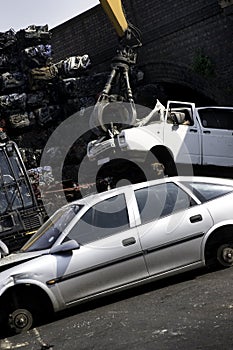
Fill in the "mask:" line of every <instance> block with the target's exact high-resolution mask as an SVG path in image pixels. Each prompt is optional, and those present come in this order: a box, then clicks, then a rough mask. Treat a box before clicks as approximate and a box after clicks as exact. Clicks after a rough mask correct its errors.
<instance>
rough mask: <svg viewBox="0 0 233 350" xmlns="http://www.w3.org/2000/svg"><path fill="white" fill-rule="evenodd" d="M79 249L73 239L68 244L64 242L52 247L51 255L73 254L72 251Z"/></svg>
mask: <svg viewBox="0 0 233 350" xmlns="http://www.w3.org/2000/svg"><path fill="white" fill-rule="evenodd" d="M79 248H80V245H79V244H78V243H77V242H76V241H75V240H74V239H72V240H70V241H68V242H64V243H62V244H59V245H56V246H54V247H52V248H51V250H50V254H59V253H66V252H71V251H72V250H76V249H79Z"/></svg>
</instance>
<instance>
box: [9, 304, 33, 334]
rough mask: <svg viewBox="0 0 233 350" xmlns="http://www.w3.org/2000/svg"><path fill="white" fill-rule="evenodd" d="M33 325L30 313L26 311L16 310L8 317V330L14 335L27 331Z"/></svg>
mask: <svg viewBox="0 0 233 350" xmlns="http://www.w3.org/2000/svg"><path fill="white" fill-rule="evenodd" d="M32 324H33V316H32V313H31V312H30V311H29V310H27V309H16V310H15V311H13V312H12V313H10V314H9V316H8V326H9V329H10V330H11V331H12V332H14V333H15V334H19V333H22V332H25V331H28V330H29V329H30V328H31V327H32Z"/></svg>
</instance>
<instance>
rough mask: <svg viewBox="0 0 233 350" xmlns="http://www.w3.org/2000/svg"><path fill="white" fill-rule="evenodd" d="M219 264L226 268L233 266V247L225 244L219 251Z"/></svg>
mask: <svg viewBox="0 0 233 350" xmlns="http://www.w3.org/2000/svg"><path fill="white" fill-rule="evenodd" d="M217 259H218V262H219V263H220V264H221V265H222V266H225V267H231V266H233V245H232V244H223V245H221V246H220V247H219V248H218V251H217Z"/></svg>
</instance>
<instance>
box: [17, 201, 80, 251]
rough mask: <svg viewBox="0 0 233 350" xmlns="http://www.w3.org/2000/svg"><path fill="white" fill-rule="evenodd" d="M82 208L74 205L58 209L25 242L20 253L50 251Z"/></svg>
mask: <svg viewBox="0 0 233 350" xmlns="http://www.w3.org/2000/svg"><path fill="white" fill-rule="evenodd" d="M82 207H83V206H82V205H76V204H75V205H71V206H69V207H65V208H62V209H59V210H58V211H57V212H56V213H54V214H53V215H52V216H51V218H49V219H48V220H47V221H46V222H45V223H44V224H43V225H42V226H41V228H40V229H39V230H38V231H37V232H36V233H35V234H34V235H33V236H32V237H31V238H30V239H29V241H27V243H26V244H25V245H24V246H23V247H22V248H21V250H20V251H21V252H32V251H37V250H43V249H50V248H51V247H52V245H53V244H54V243H55V242H56V240H57V239H58V237H59V236H60V234H61V233H62V232H63V231H64V229H65V228H66V226H67V225H68V224H69V223H70V222H71V220H72V219H73V218H74V217H75V215H77V213H78V212H79V211H80V209H81V208H82Z"/></svg>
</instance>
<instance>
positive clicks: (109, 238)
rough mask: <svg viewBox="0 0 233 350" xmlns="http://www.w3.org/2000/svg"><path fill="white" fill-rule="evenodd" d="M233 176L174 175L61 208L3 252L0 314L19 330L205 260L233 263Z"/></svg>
mask: <svg viewBox="0 0 233 350" xmlns="http://www.w3.org/2000/svg"><path fill="white" fill-rule="evenodd" d="M232 202H233V180H226V179H217V178H205V177H172V178H163V179H159V180H153V181H149V182H145V183H140V184H135V185H130V186H126V187H121V188H116V189H113V190H110V191H107V192H103V193H100V194H96V195H92V196H89V197H86V198H83V199H81V200H78V201H75V202H73V203H70V204H68V205H66V206H64V207H62V208H61V209H59V210H58V211H57V212H56V213H54V214H53V216H52V217H51V218H50V219H49V220H48V221H47V222H46V223H45V224H44V225H43V226H42V227H41V228H40V229H39V230H38V231H37V233H35V234H34V235H33V236H32V237H31V238H30V240H29V241H28V242H27V243H26V244H25V245H24V247H23V248H22V249H21V251H20V252H18V253H15V254H11V255H9V256H7V257H4V258H3V259H1V260H0V271H1V272H0V309H1V313H0V319H1V322H2V323H3V325H7V326H8V327H10V328H12V329H13V330H14V331H16V332H21V331H23V330H27V329H29V328H30V327H31V326H32V325H33V324H34V321H35V320H36V318H37V317H38V316H40V315H41V314H42V315H43V313H44V312H45V311H47V312H48V311H49V310H50V311H59V310H62V309H65V308H68V307H71V306H73V305H77V304H78V303H81V302H84V301H88V300H91V299H93V298H97V297H100V296H103V295H106V294H108V293H113V292H116V291H120V290H122V289H125V288H129V287H133V286H137V285H139V284H142V283H146V282H150V281H152V280H155V279H159V278H163V277H166V276H169V275H174V274H177V273H181V272H184V271H187V270H192V269H195V268H199V267H202V266H205V265H207V266H209V265H219V266H224V267H229V266H232V265H233V210H232Z"/></svg>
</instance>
